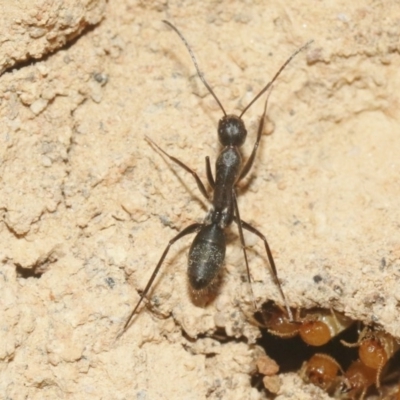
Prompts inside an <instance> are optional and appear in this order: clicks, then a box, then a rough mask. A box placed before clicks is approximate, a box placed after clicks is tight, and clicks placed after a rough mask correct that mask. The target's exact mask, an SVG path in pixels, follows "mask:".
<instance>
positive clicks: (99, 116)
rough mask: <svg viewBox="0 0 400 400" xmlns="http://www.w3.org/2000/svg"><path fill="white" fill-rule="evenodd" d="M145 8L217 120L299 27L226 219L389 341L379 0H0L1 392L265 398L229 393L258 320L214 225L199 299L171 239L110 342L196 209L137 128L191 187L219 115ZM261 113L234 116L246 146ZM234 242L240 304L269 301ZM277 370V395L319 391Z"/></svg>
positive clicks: (391, 260) (399, 25) (388, 217)
mask: <svg viewBox="0 0 400 400" xmlns="http://www.w3.org/2000/svg"><path fill="white" fill-rule="evenodd" d="M383 3H384V5H382V4H383ZM163 19H167V20H168V21H171V22H173V23H174V24H176V26H178V27H179V29H181V31H182V32H183V33H184V35H185V37H186V38H187V40H188V41H189V42H190V44H191V46H192V48H193V51H194V52H195V54H196V56H197V58H198V61H199V63H200V66H201V69H202V70H203V72H204V73H205V75H206V77H207V79H208V82H209V83H210V85H211V86H212V87H213V88H214V89H215V92H216V93H217V95H218V97H219V98H220V100H221V102H222V103H223V104H224V107H225V108H226V109H227V111H228V112H233V111H235V112H238V110H240V109H241V108H243V107H244V106H245V105H246V104H247V103H248V102H249V101H250V100H251V99H252V98H253V97H254V96H255V94H256V93H257V92H258V91H259V90H260V89H261V87H263V86H264V85H265V84H266V82H268V81H269V79H270V78H271V77H272V76H273V74H274V73H275V72H276V71H277V69H278V68H279V67H280V66H281V64H282V63H283V62H284V61H285V60H286V58H287V57H288V56H289V55H290V54H291V53H292V52H293V51H294V50H296V49H297V48H298V47H300V46H301V45H303V44H304V43H305V42H307V41H308V40H310V39H314V43H313V44H312V45H311V46H310V47H309V49H307V50H306V51H305V52H303V53H301V54H300V55H299V56H298V57H297V58H296V59H295V60H293V62H292V63H291V64H290V65H289V66H288V68H287V69H286V70H285V71H284V73H283V74H282V76H281V77H280V78H279V81H278V82H277V83H276V84H275V86H274V90H273V92H272V95H271V97H270V102H269V110H268V115H269V124H268V132H266V133H268V134H266V135H265V136H263V139H262V143H261V147H260V150H259V153H258V156H257V160H256V163H255V166H254V168H253V170H252V174H251V177H250V179H248V180H246V182H247V184H245V185H242V186H243V189H242V190H241V191H240V199H239V205H240V209H241V214H242V217H243V219H245V220H247V221H249V222H251V223H252V224H253V225H254V226H256V227H257V228H258V229H260V230H261V231H262V232H263V233H264V234H266V236H267V237H268V240H269V243H270V246H271V248H272V250H273V254H274V257H275V261H276V263H277V267H278V269H279V274H280V277H281V280H282V284H283V289H284V290H285V292H286V293H287V295H288V298H289V300H290V303H291V305H293V306H297V307H300V306H301V307H312V306H321V307H327V308H329V307H334V308H335V309H336V310H339V311H343V312H344V313H345V314H346V315H348V316H350V317H352V318H354V319H358V320H362V321H364V322H367V323H368V322H375V323H378V324H379V325H380V326H382V327H383V328H384V329H385V330H387V331H388V332H390V333H391V334H392V335H394V336H396V337H398V338H400V318H399V314H400V259H399V258H400V207H399V199H400V180H399V171H400V157H399V155H400V101H399V99H400V94H399V93H400V90H399V88H400V68H399V64H400V55H399V50H400V37H399V36H400V4H399V2H398V1H390V0H388V1H385V2H380V1H379V2H378V1H373V0H368V1H354V2H351V3H350V2H348V1H336V2H330V1H313V2H306V1H292V2H287V1H276V2H263V1H246V2H243V1H229V0H226V1H225V0H221V1H210V0H207V1H203V2H196V1H179V0H177V1H172V0H169V1H168V0H159V1H157V0H155V1H134V0H125V1H122V0H114V1H112V2H111V1H110V2H108V3H107V2H105V0H91V1H90V0H86V1H74V0H70V1H61V0H59V1H57V0H53V1H50V0H41V1H40V0H36V1H29V2H28V1H19V2H9V1H5V0H2V1H0V22H1V23H0V71H2V75H1V76H0V118H1V125H0V143H1V146H0V210H1V223H0V243H1V245H0V260H1V269H0V287H1V289H0V312H1V314H0V321H1V329H0V360H1V364H0V368H1V372H0V374H1V375H0V398H1V399H13V400H19V399H100V398H104V399H205V398H209V399H252V400H253V399H254V400H256V399H264V398H267V395H266V393H264V392H259V391H257V390H256V389H255V388H253V387H251V385H250V375H251V374H252V373H253V372H254V368H255V366H254V362H255V358H256V356H257V354H260V349H258V348H257V347H254V345H253V343H254V342H255V340H256V338H257V337H258V335H259V331H258V329H257V328H256V327H255V326H253V325H252V324H250V323H249V322H248V316H249V315H251V313H252V312H253V311H254V310H253V306H252V301H251V296H250V292H249V287H248V284H246V283H245V267H244V263H243V258H242V253H241V249H240V246H239V244H238V237H237V231H236V229H235V227H233V229H232V230H231V231H232V234H231V235H230V236H229V239H230V240H229V245H228V250H227V257H226V263H225V264H226V265H225V273H224V275H223V283H222V285H221V287H220V288H219V293H218V294H217V296H216V298H215V300H214V301H213V302H211V303H210V304H208V305H207V306H206V307H199V306H198V304H197V305H196V304H195V303H196V302H194V301H193V299H192V298H191V296H190V293H189V289H188V284H187V278H186V263H187V258H186V254H187V251H188V246H189V245H190V238H186V239H183V240H182V241H180V242H179V243H178V244H176V245H175V246H174V247H172V249H171V252H170V254H169V256H168V258H167V260H166V263H165V265H164V268H163V269H162V272H161V274H160V276H159V277H158V278H157V281H156V284H155V285H154V288H153V291H152V293H151V296H150V298H151V300H152V310H151V311H150V310H149V309H148V308H141V312H140V314H139V315H138V316H137V317H136V318H135V319H134V320H133V323H132V325H131V327H130V328H129V330H128V331H127V332H126V333H125V334H124V335H122V336H121V337H120V338H118V339H117V335H118V334H119V333H120V331H121V329H122V327H123V324H124V323H125V321H126V318H127V316H128V315H129V313H130V311H131V310H132V307H133V306H134V305H135V304H136V302H137V301H138V298H139V295H138V290H140V289H143V288H144V286H145V284H146V282H147V280H148V278H149V276H150V274H151V272H152V270H153V268H154V267H155V265H156V264H157V261H158V259H159V257H160V255H161V253H162V251H163V248H164V247H165V246H166V245H167V243H168V241H169V240H170V238H172V237H173V236H175V235H176V233H177V232H178V230H180V229H182V228H183V227H185V226H187V225H188V224H189V223H190V222H191V221H202V219H203V218H204V216H205V213H206V210H207V205H206V204H204V203H203V200H202V198H201V195H200V194H199V192H198V189H197V187H196V184H195V182H194V180H193V178H192V177H191V176H188V174H185V173H184V172H183V171H182V170H180V169H179V168H177V167H175V166H174V165H171V163H170V162H168V160H164V159H163V158H162V157H161V156H160V155H159V154H157V152H156V151H155V150H154V149H153V148H152V147H151V146H150V145H149V144H148V143H147V142H146V141H145V135H148V136H149V137H151V138H152V139H153V140H155V141H156V143H157V144H159V145H160V146H161V147H162V148H163V149H165V150H166V151H168V152H169V153H171V154H173V155H174V156H176V157H177V158H179V159H180V160H182V161H183V162H185V163H187V164H188V165H190V166H191V167H193V168H194V169H195V170H196V171H198V172H199V175H200V177H201V178H202V179H203V180H205V168H204V157H205V156H206V155H209V156H210V157H211V160H212V162H214V161H215V158H216V156H217V154H218V151H219V144H218V142H217V135H216V125H217V122H218V119H219V118H220V117H221V111H220V109H219V108H218V106H217V105H216V104H215V101H214V100H213V98H212V97H211V96H210V95H209V94H208V93H207V91H206V90H205V88H204V87H203V86H202V84H201V82H200V80H199V79H198V78H197V77H196V75H195V69H194V66H193V64H192V62H191V60H190V57H189V55H188V54H187V51H186V49H185V47H184V45H183V44H182V42H181V41H180V40H179V38H178V37H177V35H176V34H175V33H174V32H172V31H171V29H169V28H168V27H167V26H165V25H164V24H163V23H162V22H161V20H163ZM262 103H263V101H262V100H261V101H259V102H258V103H256V105H254V106H253V107H252V108H251V109H250V110H249V112H248V113H246V115H245V118H244V119H245V122H246V124H247V127H248V131H249V137H248V140H247V142H246V144H245V146H244V151H243V152H244V154H245V156H248V155H249V154H250V151H251V148H252V144H253V142H254V140H255V133H256V129H257V124H258V121H259V118H260V115H261V113H262V107H263V104H262ZM245 237H246V241H247V244H248V246H249V259H250V268H251V272H252V276H253V278H254V280H255V283H254V285H253V290H254V292H255V294H256V300H257V303H258V304H261V303H262V302H263V301H265V300H266V299H274V300H277V301H278V302H279V301H280V300H281V299H280V297H279V293H278V291H277V288H276V287H275V285H274V283H273V281H272V279H271V275H270V273H269V272H268V268H267V260H266V257H265V254H264V250H263V247H262V243H260V242H259V240H257V238H254V237H253V236H252V235H247V234H246V235H245ZM317 275H318V276H319V277H320V278H322V280H320V281H319V279H314V278H315V277H316V276H317ZM316 281H318V283H316ZM217 329H218V331H219V332H221V329H224V330H225V332H226V334H227V335H228V336H229V338H231V340H224V341H219V340H218V338H216V337H215V336H213V334H214V332H215V331H216V330H217ZM196 338H197V340H196ZM282 380H283V385H282V387H281V390H280V392H279V395H278V396H277V399H279V400H283V399H314V398H315V399H317V398H319V399H322V398H323V396H324V395H323V394H322V393H321V392H320V391H319V390H318V389H316V388H315V387H312V386H307V385H304V384H303V383H302V382H301V381H300V379H299V378H298V377H297V376H296V375H295V374H288V375H285V376H282Z"/></svg>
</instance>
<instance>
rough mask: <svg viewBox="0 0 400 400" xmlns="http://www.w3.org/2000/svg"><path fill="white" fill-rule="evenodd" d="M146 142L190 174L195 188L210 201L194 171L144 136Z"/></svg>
mask: <svg viewBox="0 0 400 400" xmlns="http://www.w3.org/2000/svg"><path fill="white" fill-rule="evenodd" d="M145 137H146V140H147V141H148V142H150V143H151V144H152V145H153V146H154V147H155V148H156V149H157V150H158V151H160V152H161V153H162V154H164V155H165V156H167V157H168V158H169V159H170V160H171V161H173V162H174V163H176V164H178V165H179V166H180V167H181V168H183V169H184V170H185V171H187V172H189V173H190V174H192V176H193V178H194V179H195V180H196V183H197V187H198V188H199V190H200V192H201V194H202V195H203V196H204V197H205V198H206V199H207V200H208V201H210V198H209V196H208V193H207V190H206V188H205V186H204V184H203V182H202V181H201V180H200V178H199V176H198V175H197V174H196V172H195V171H193V170H192V169H191V168H189V167H188V166H187V165H185V164H184V163H183V162H182V161H179V160H178V159H177V158H175V157H173V156H170V155H169V154H168V153H167V152H165V151H164V150H163V149H162V148H161V147H160V146H158V145H157V144H156V143H155V142H153V140H151V139H150V138H149V137H148V136H145Z"/></svg>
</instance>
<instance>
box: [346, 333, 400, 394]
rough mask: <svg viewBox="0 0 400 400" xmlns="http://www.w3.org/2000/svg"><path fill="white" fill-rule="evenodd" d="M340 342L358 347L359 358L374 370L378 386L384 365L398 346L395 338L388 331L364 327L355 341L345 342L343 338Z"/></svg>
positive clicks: (378, 385)
mask: <svg viewBox="0 0 400 400" xmlns="http://www.w3.org/2000/svg"><path fill="white" fill-rule="evenodd" d="M342 343H343V344H344V345H345V346H347V347H359V349H358V355H359V357H360V360H361V362H363V363H364V365H366V366H367V367H369V368H372V369H373V370H374V371H375V375H376V387H377V388H379V387H380V378H381V374H382V370H383V368H384V366H385V365H386V363H387V362H388V360H389V359H390V358H391V357H392V356H393V354H394V353H395V352H396V351H397V350H398V349H399V347H400V345H399V343H398V342H397V340H396V339H395V338H393V337H392V336H390V335H389V334H388V333H385V332H383V331H379V330H375V329H372V328H371V327H365V328H364V329H363V330H362V331H361V333H360V335H359V337H358V340H357V342H356V343H347V342H345V341H343V340H342Z"/></svg>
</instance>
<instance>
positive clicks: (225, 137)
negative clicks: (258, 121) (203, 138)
mask: <svg viewBox="0 0 400 400" xmlns="http://www.w3.org/2000/svg"><path fill="white" fill-rule="evenodd" d="M246 136H247V131H246V127H245V126H244V122H243V121H242V119H241V118H240V117H238V116H236V115H224V116H223V117H222V118H221V119H220V120H219V122H218V138H219V141H220V143H221V144H222V146H238V147H240V146H242V145H243V143H244V142H245V140H246Z"/></svg>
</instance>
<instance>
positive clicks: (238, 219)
mask: <svg viewBox="0 0 400 400" xmlns="http://www.w3.org/2000/svg"><path fill="white" fill-rule="evenodd" d="M232 198H233V205H234V207H235V215H236V218H237V221H239V223H238V224H237V226H238V229H239V237H240V244H241V245H242V250H243V256H244V261H245V263H246V271H247V279H248V280H249V285H250V291H251V296H252V297H253V303H254V308H255V309H256V310H257V303H256V300H255V296H254V292H253V287H252V286H251V276H250V268H249V261H248V260H247V253H246V243H245V241H244V236H243V229H242V224H241V223H240V221H241V219H240V214H239V206H238V203H237V198H236V192H235V189H233V190H232Z"/></svg>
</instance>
